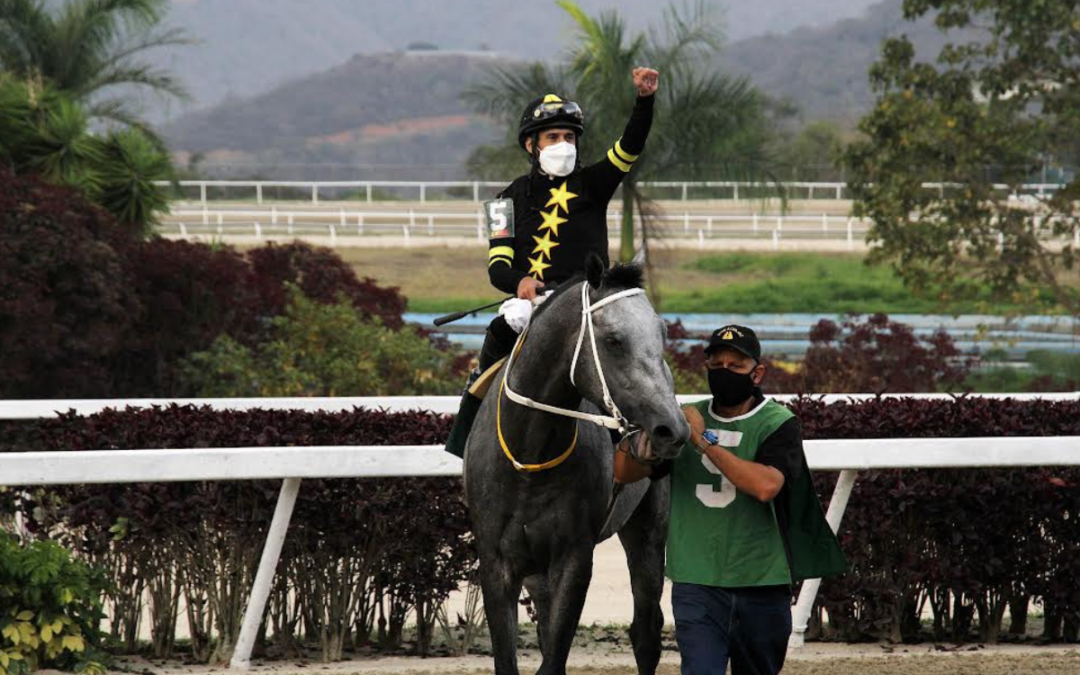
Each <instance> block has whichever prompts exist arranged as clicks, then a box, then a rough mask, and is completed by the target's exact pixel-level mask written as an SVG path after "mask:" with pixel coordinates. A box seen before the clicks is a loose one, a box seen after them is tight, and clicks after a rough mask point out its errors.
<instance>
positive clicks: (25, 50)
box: [0, 0, 55, 78]
mask: <svg viewBox="0 0 1080 675" xmlns="http://www.w3.org/2000/svg"><path fill="white" fill-rule="evenodd" d="M54 32H55V31H54V30H53V21H52V17H51V16H50V14H49V13H48V12H47V11H46V10H45V8H44V6H43V3H42V2H41V0H0V69H2V70H6V71H8V72H11V73H14V74H15V75H17V76H18V77H21V78H28V77H31V76H32V75H33V74H34V73H35V71H37V72H40V71H41V67H40V64H41V62H42V61H43V60H44V58H45V56H46V55H47V54H48V53H49V52H50V51H51V50H52V49H53V48H54V45H53V40H52V36H53V34H54Z"/></svg>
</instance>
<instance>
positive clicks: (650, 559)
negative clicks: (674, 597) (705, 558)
mask: <svg viewBox="0 0 1080 675" xmlns="http://www.w3.org/2000/svg"><path fill="white" fill-rule="evenodd" d="M668 489H669V487H668V485H667V483H666V481H663V482H661V481H657V482H654V483H653V484H652V485H651V486H650V487H649V492H648V493H647V494H646V495H645V499H643V500H642V501H641V503H640V504H639V505H638V507H637V510H636V511H634V514H633V515H632V516H631V517H630V520H629V521H628V522H627V523H626V524H625V525H623V527H622V529H621V530H619V540H620V541H621V542H622V545H623V549H624V550H625V551H626V561H627V566H628V567H629V569H630V587H631V589H632V590H633V594H634V622H633V623H632V624H630V643H631V644H632V645H633V646H634V660H635V661H636V662H637V667H638V674H639V675H653V673H655V672H656V666H657V664H658V663H659V662H660V653H661V649H662V646H661V641H662V631H663V628H664V612H663V610H662V609H661V608H660V596H661V595H663V592H664V544H665V542H666V539H667V519H668V516H667V509H668V501H667V499H668V497H667V490H668Z"/></svg>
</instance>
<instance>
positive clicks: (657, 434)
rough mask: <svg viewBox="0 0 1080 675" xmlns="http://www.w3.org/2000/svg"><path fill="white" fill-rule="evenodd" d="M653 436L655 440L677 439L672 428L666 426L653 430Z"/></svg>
mask: <svg viewBox="0 0 1080 675" xmlns="http://www.w3.org/2000/svg"><path fill="white" fill-rule="evenodd" d="M652 435H653V438H656V439H660V440H663V441H670V440H671V439H673V438H675V432H674V431H672V430H671V427H669V426H667V425H665V424H661V425H660V426H658V427H656V428H655V429H653V433H652Z"/></svg>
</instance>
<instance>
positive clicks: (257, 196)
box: [255, 183, 263, 204]
mask: <svg viewBox="0 0 1080 675" xmlns="http://www.w3.org/2000/svg"><path fill="white" fill-rule="evenodd" d="M255 203H257V204H262V203H263V199H262V183H255Z"/></svg>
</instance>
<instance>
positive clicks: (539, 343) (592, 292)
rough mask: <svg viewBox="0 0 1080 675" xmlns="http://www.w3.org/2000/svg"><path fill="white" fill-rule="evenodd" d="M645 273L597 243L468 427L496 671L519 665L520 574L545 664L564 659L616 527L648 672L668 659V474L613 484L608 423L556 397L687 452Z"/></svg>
mask: <svg viewBox="0 0 1080 675" xmlns="http://www.w3.org/2000/svg"><path fill="white" fill-rule="evenodd" d="M642 273H643V270H642V261H641V260H640V259H635V262H634V263H631V264H626V265H616V266H614V267H612V268H611V269H610V270H605V269H604V265H603V263H602V262H601V261H600V259H599V257H596V256H590V259H589V261H588V262H587V265H586V273H585V279H584V280H582V281H575V280H571V281H569V282H567V283H566V284H564V285H563V286H561V287H560V288H559V289H558V290H557V291H556V292H554V293H552V294H551V295H550V297H549V299H548V300H547V301H546V302H545V303H544V304H543V305H542V306H541V307H539V308H538V309H537V310H536V312H535V313H534V315H533V318H532V322H531V324H530V326H529V328H528V329H527V331H526V333H525V335H524V336H523V338H522V339H521V340H520V341H519V348H520V349H518V350H515V353H514V354H512V355H511V357H510V360H509V361H508V363H507V366H505V367H504V368H503V371H502V372H501V373H500V374H499V376H498V377H497V378H496V379H495V380H494V381H493V383H492V387H491V390H490V392H489V393H488V395H487V396H486V397H485V400H484V402H483V405H482V407H481V409H480V411H479V413H478V415H477V418H476V422H475V424H474V426H473V430H472V433H471V434H470V436H469V440H468V443H467V445H466V454H465V492H466V498H467V500H468V504H469V513H470V516H471V519H472V526H473V532H474V534H475V536H476V543H477V547H478V550H479V557H480V579H481V585H482V589H483V595H484V608H485V611H486V612H487V619H488V626H489V629H490V631H491V640H492V648H493V651H494V658H495V672H496V673H497V674H498V675H517V673H518V668H517V629H518V626H517V617H518V600H519V597H520V594H521V587H522V585H523V584H524V586H525V587H526V589H527V590H528V592H529V595H530V597H531V598H532V600H533V602H534V606H535V608H536V611H537V623H538V632H539V635H538V637H539V640H540V651H541V654H542V656H543V662H542V664H541V666H540V669H539V671H537V672H538V673H541V674H544V675H548V674H551V675H554V674H558V673H565V672H566V661H567V658H568V656H569V653H570V646H571V643H572V642H573V638H574V633H575V631H576V629H577V625H578V621H579V619H580V618H581V610H582V607H583V605H584V603H585V595H586V593H587V591H588V589H589V582H590V580H591V577H592V565H593V549H594V548H595V546H596V544H597V543H598V542H600V541H603V540H604V539H606V538H608V537H610V536H611V535H612V534H614V533H616V532H617V533H618V534H619V539H620V541H621V543H622V546H623V548H624V550H625V551H626V554H627V561H628V565H629V570H630V581H631V588H632V592H633V597H634V619H633V623H632V624H631V627H630V637H631V642H632V644H633V648H634V657H635V660H636V662H637V667H638V672H639V673H646V674H651V673H654V672H655V670H656V666H657V663H658V662H659V660H660V631H661V628H662V627H663V613H662V612H661V609H660V596H661V593H662V591H663V570H664V544H665V541H666V535H667V518H668V499H669V481H668V480H660V481H656V482H652V481H640V482H638V483H635V484H632V485H627V486H625V487H624V488H623V489H621V490H617V489H615V486H614V482H613V479H612V461H613V450H614V448H613V444H612V435H611V433H610V432H609V430H608V429H607V428H604V427H603V426H600V425H599V423H598V424H593V423H590V422H589V421H583V420H580V419H574V418H572V417H568V416H565V415H564V414H561V413H554V412H549V409H548V408H545V406H551V407H553V408H555V409H563V410H564V411H575V412H576V411H580V412H584V413H586V414H593V415H597V416H598V417H607V421H608V423H609V424H608V426H609V427H611V426H617V425H618V424H610V422H611V420H612V419H617V420H619V422H622V423H626V422H629V423H630V424H632V425H633V426H634V427H635V428H640V429H643V430H645V431H648V432H649V435H650V437H651V442H652V452H653V454H654V455H656V456H658V457H674V456H676V455H677V454H678V452H679V450H680V448H681V447H682V445H683V443H684V442H685V441H686V440H687V439H688V438H689V436H690V427H689V425H688V424H687V423H686V420H685V418H684V417H683V414H682V412H681V410H680V409H679V406H678V403H677V402H676V400H675V395H674V384H673V381H672V376H671V371H670V370H669V369H668V367H667V364H666V363H665V362H664V339H665V329H664V325H663V322H662V321H661V320H660V318H659V317H658V316H657V315H656V312H655V311H654V310H653V308H652V306H651V305H650V304H649V301H648V299H647V298H646V296H645V295H644V294H643V292H642V291H640V287H641V280H642ZM634 289H639V290H634ZM605 299H606V300H607V302H605ZM590 305H591V306H594V307H593V311H584V312H583V307H585V306H590ZM590 322H591V324H592V325H591V326H590V325H589V323H590ZM575 382H576V384H574V383H575ZM607 394H609V395H607ZM529 397H531V399H530V404H528V405H526V404H522V403H521V402H520V401H521V400H522V399H526V398H529ZM532 406H535V407H532ZM538 408H539V409H538ZM605 412H607V413H608V415H607V416H605V415H604V413H605ZM638 438H643V437H642V436H639V437H638Z"/></svg>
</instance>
